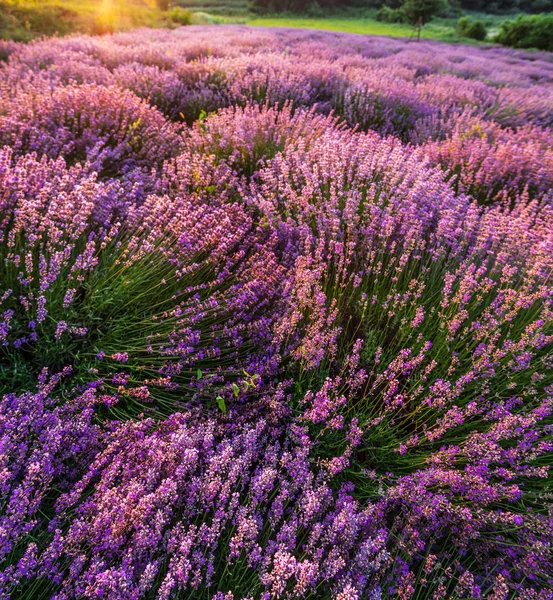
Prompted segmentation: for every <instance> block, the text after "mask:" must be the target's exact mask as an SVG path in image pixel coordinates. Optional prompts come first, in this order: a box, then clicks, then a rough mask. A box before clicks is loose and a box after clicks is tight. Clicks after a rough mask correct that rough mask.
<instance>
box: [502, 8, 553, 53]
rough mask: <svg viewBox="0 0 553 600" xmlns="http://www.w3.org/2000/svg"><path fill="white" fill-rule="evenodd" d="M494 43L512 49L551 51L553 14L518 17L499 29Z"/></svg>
mask: <svg viewBox="0 0 553 600" xmlns="http://www.w3.org/2000/svg"><path fill="white" fill-rule="evenodd" d="M495 41H496V42H499V43H500V44H503V45H504V46H511V47H513V48H537V49H538V50H549V51H550V52H551V51H553V13H549V14H542V15H532V16H526V15H519V16H518V17H517V18H516V19H515V20H514V21H505V22H504V23H502V24H501V27H500V28H499V33H498V35H497V37H496V39H495Z"/></svg>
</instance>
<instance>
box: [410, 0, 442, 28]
mask: <svg viewBox="0 0 553 600" xmlns="http://www.w3.org/2000/svg"><path fill="white" fill-rule="evenodd" d="M444 4H445V3H444V0H404V2H403V5H402V7H401V9H402V10H403V12H404V13H405V16H406V17H407V20H408V21H409V23H411V24H412V25H418V26H419V27H421V26H422V25H424V24H425V23H428V21H430V20H431V19H432V18H433V17H435V16H436V15H437V14H438V13H439V12H440V11H441V10H443V8H444Z"/></svg>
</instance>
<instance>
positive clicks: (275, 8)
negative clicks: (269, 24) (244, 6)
mask: <svg viewBox="0 0 553 600" xmlns="http://www.w3.org/2000/svg"><path fill="white" fill-rule="evenodd" d="M312 4H313V0H250V8H251V9H252V10H253V11H255V12H300V13H301V12H305V11H306V10H308V9H309V8H311V5H312Z"/></svg>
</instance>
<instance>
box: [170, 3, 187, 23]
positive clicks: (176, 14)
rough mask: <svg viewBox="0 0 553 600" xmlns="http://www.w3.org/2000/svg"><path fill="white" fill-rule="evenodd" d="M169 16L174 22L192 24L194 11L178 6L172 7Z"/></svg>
mask: <svg viewBox="0 0 553 600" xmlns="http://www.w3.org/2000/svg"><path fill="white" fill-rule="evenodd" d="M168 16H169V19H170V20H171V21H172V22H173V23H178V24H179V25H190V24H191V23H192V13H191V12H190V11H189V10H187V9H182V8H179V7H178V6H176V7H175V8H173V9H171V10H170V11H169V13H168Z"/></svg>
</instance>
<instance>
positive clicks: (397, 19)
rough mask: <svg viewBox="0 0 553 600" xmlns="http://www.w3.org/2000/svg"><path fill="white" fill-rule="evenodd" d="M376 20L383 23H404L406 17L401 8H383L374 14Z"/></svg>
mask: <svg viewBox="0 0 553 600" xmlns="http://www.w3.org/2000/svg"><path fill="white" fill-rule="evenodd" d="M376 20H377V21H381V22H383V23H405V22H406V21H407V17H406V16H405V13H404V12H403V10H401V8H390V7H389V6H383V7H382V8H380V9H379V10H378V12H377V13H376Z"/></svg>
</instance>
